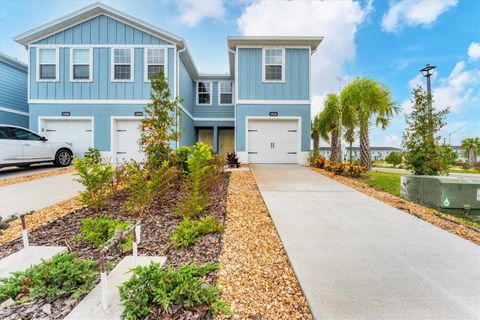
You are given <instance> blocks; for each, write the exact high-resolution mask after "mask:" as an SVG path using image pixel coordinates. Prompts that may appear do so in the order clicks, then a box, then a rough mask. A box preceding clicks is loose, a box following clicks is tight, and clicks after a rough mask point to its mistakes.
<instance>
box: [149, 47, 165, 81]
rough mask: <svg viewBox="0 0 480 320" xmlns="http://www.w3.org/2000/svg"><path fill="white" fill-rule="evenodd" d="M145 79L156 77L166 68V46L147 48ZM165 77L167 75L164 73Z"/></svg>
mask: <svg viewBox="0 0 480 320" xmlns="http://www.w3.org/2000/svg"><path fill="white" fill-rule="evenodd" d="M145 61H146V63H145V75H146V78H145V81H150V80H152V79H153V78H155V77H156V76H157V75H158V73H159V72H161V71H163V72H164V73H165V72H166V70H165V61H166V57H165V49H164V48H146V49H145ZM164 76H165V78H166V77H167V75H166V74H164Z"/></svg>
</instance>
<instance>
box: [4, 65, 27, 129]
mask: <svg viewBox="0 0 480 320" xmlns="http://www.w3.org/2000/svg"><path fill="white" fill-rule="evenodd" d="M0 107H3V108H9V109H13V110H17V111H21V112H28V103H27V71H25V70H21V69H19V68H17V67H14V66H12V65H10V64H8V63H5V62H3V61H0ZM0 123H2V121H1V119H0Z"/></svg>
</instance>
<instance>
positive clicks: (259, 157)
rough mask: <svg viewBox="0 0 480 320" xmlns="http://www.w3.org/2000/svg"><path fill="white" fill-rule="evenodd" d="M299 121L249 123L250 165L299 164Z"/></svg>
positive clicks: (259, 121)
mask: <svg viewBox="0 0 480 320" xmlns="http://www.w3.org/2000/svg"><path fill="white" fill-rule="evenodd" d="M298 143H299V132H298V121H297V120H281V119H275V120H264V119H261V120H260V119H258V120H257V119H250V120H249V121H248V161H249V162H250V163H297V162H298V157H297V152H298Z"/></svg>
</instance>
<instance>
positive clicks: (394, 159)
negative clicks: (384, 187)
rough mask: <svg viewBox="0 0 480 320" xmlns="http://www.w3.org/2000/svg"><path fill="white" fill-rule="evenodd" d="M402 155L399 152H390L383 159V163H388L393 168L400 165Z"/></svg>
mask: <svg viewBox="0 0 480 320" xmlns="http://www.w3.org/2000/svg"><path fill="white" fill-rule="evenodd" d="M402 160H403V158H402V154H401V153H400V152H390V153H389V154H388V155H387V156H386V157H385V162H387V163H390V164H391V165H392V166H393V167H394V168H395V167H396V166H398V165H399V164H400V163H402Z"/></svg>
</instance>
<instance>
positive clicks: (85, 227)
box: [73, 216, 132, 249]
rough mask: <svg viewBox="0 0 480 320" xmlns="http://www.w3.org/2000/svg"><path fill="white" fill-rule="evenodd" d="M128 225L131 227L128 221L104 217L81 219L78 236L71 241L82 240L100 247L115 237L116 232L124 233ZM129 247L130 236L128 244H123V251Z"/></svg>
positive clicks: (130, 242) (130, 243)
mask: <svg viewBox="0 0 480 320" xmlns="http://www.w3.org/2000/svg"><path fill="white" fill-rule="evenodd" d="M130 225H132V222H130V221H118V220H114V219H111V218H109V217H106V216H100V217H96V218H87V219H83V220H82V226H81V227H80V234H79V235H78V236H76V237H74V238H73V240H74V241H80V240H84V241H86V242H88V243H91V244H93V245H95V246H97V247H100V246H102V245H103V244H105V242H107V241H108V240H109V239H110V238H111V237H113V236H114V235H115V231H116V230H119V229H120V230H123V231H125V230H126V229H127V228H128V227H129V226H130ZM131 245H132V235H130V236H129V239H128V242H127V243H125V244H124V249H128V248H130V247H131Z"/></svg>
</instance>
